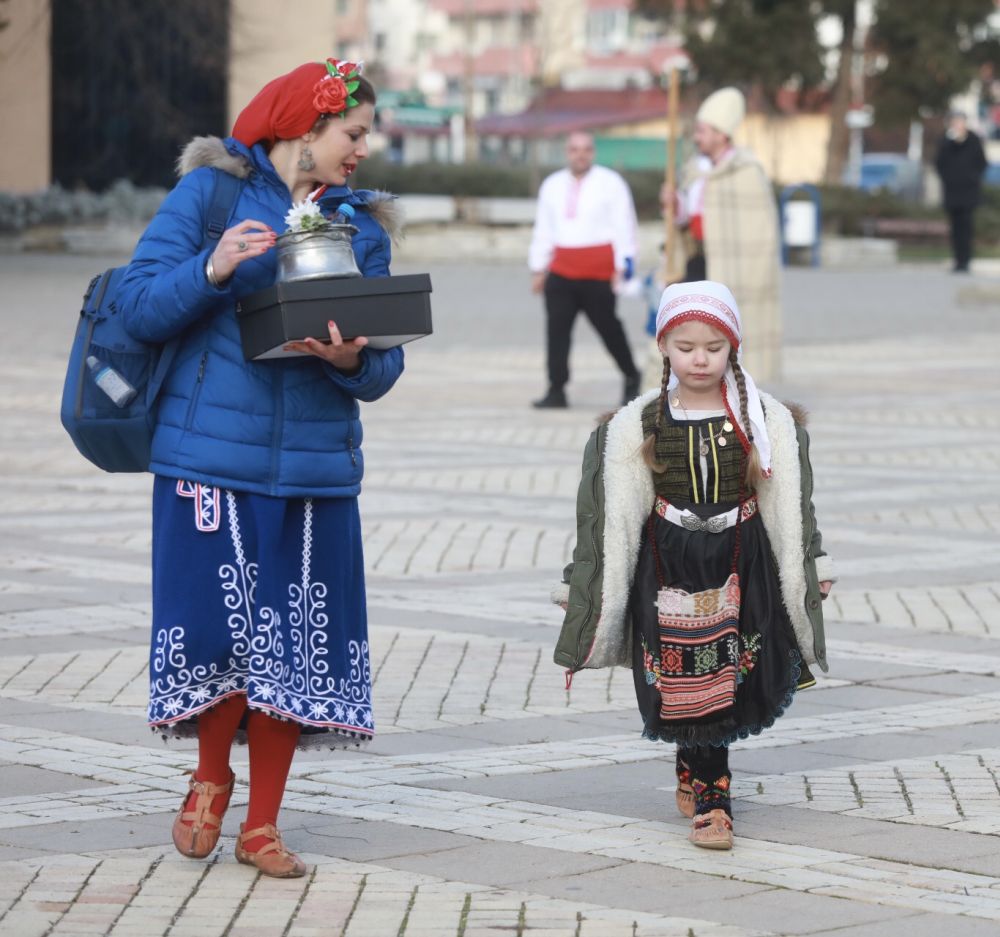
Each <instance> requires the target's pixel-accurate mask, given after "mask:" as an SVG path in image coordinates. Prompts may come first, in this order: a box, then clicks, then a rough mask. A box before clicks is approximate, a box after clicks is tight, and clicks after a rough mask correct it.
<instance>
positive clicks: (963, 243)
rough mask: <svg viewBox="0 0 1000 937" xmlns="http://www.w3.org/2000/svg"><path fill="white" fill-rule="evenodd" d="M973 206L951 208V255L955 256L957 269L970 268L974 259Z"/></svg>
mask: <svg viewBox="0 0 1000 937" xmlns="http://www.w3.org/2000/svg"><path fill="white" fill-rule="evenodd" d="M974 210H975V209H973V208H949V209H948V222H949V224H950V225H951V255H952V257H954V258H955V269H956V270H968V269H969V261H970V260H972V213H973V211H974Z"/></svg>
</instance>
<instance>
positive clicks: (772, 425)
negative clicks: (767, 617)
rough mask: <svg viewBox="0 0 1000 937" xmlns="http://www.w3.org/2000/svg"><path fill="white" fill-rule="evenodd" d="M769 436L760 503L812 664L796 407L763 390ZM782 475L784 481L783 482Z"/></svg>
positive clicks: (802, 645) (786, 597)
mask: <svg viewBox="0 0 1000 937" xmlns="http://www.w3.org/2000/svg"><path fill="white" fill-rule="evenodd" d="M760 396H761V400H762V401H763V402H764V412H765V414H766V416H765V422H766V424H767V435H768V436H769V437H770V439H771V467H772V469H773V470H774V472H773V474H772V476H771V477H770V478H768V479H765V480H764V481H762V482H760V483H759V484H758V485H757V505H758V507H759V508H760V517H761V520H762V521H763V522H764V529H765V530H766V531H767V536H768V539H769V540H770V541H771V549H772V550H773V551H774V558H775V559H776V560H777V561H778V580H779V581H780V583H781V596H782V598H783V599H784V600H785V608H786V609H787V610H788V617H789V619H790V620H791V622H792V629H793V630H794V631H795V638H796V640H797V641H798V642H799V650H800V651H802V656H803V657H804V658H805V661H806V663H807V664H815V663H816V652H815V649H814V646H813V645H814V642H815V637H814V636H813V629H812V623H811V622H810V621H809V616H808V615H807V614H806V573H805V560H806V556H805V551H804V550H803V547H802V470H801V468H800V467H799V442H798V437H797V436H796V435H795V420H794V419H793V418H792V414H791V411H789V409H788V407H786V406H785V405H784V404H782V403H781V402H780V401H778V400H775V399H774V397H772V396H771V395H770V394H765V393H761V395H760ZM779 479H780V481H779Z"/></svg>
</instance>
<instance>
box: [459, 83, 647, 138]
mask: <svg viewBox="0 0 1000 937" xmlns="http://www.w3.org/2000/svg"><path fill="white" fill-rule="evenodd" d="M666 113H667V94H666V92H665V91H661V90H660V89H659V88H643V89H635V88H631V89H627V90H624V91H604V90H596V91H589V90H586V91H566V90H564V89H561V88H557V89H551V90H549V91H546V92H543V93H542V94H541V95H539V97H537V98H535V100H534V101H533V102H532V103H531V105H530V107H528V109H527V110H525V111H522V112H521V113H520V114H493V115H490V116H488V117H483V118H481V119H480V120H477V121H476V133H477V134H479V135H482V136H500V137H558V136H564V135H565V134H567V133H572V132H573V131H576V130H596V129H599V128H602V127H612V126H616V125H618V124H634V123H639V122H641V121H646V120H656V119H657V118H658V117H665V116H666Z"/></svg>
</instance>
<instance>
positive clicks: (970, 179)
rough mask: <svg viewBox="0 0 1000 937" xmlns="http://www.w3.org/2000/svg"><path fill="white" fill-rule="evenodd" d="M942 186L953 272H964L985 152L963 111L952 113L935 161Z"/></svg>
mask: <svg viewBox="0 0 1000 937" xmlns="http://www.w3.org/2000/svg"><path fill="white" fill-rule="evenodd" d="M935 166H936V167H937V171H938V175H939V176H940V177H941V185H942V186H943V188H944V208H945V211H946V212H947V213H948V224H949V227H950V229H951V254H952V257H953V259H954V261H955V266H954V268H953V269H954V272H955V273H966V272H968V269H969V263H970V262H971V260H972V239H973V217H972V216H973V213H974V212H975V210H976V206H977V205H978V204H979V199H980V196H981V193H982V184H983V173H984V172H985V171H986V154H985V153H984V152H983V144H982V141H981V140H980V139H979V137H978V135H976V134H975V133H973V132H972V131H971V130H969V126H968V122H967V121H966V118H965V114H963V113H961V112H960V111H954V112H952V114H951V116H950V118H949V121H948V130H947V131H946V132H945V135H944V137H943V138H942V140H941V144H940V146H939V147H938V151H937V158H936V160H935Z"/></svg>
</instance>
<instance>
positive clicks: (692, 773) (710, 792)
mask: <svg viewBox="0 0 1000 937" xmlns="http://www.w3.org/2000/svg"><path fill="white" fill-rule="evenodd" d="M676 770H677V780H678V781H679V782H681V783H685V784H690V785H691V787H692V788H694V804H695V807H694V812H695V814H696V815H697V814H702V813H708V812H709V811H712V810H725V811H726V813H727V814H728V815H729V816H730V817H732V815H733V811H732V806H731V804H730V801H729V785H730V782H731V781H732V779H733V775H732V773H731V772H730V770H729V749H728V748H726V747H725V746H721V745H719V746H716V745H696V746H694V747H692V748H681V747H680V746H678V748H677V764H676Z"/></svg>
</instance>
